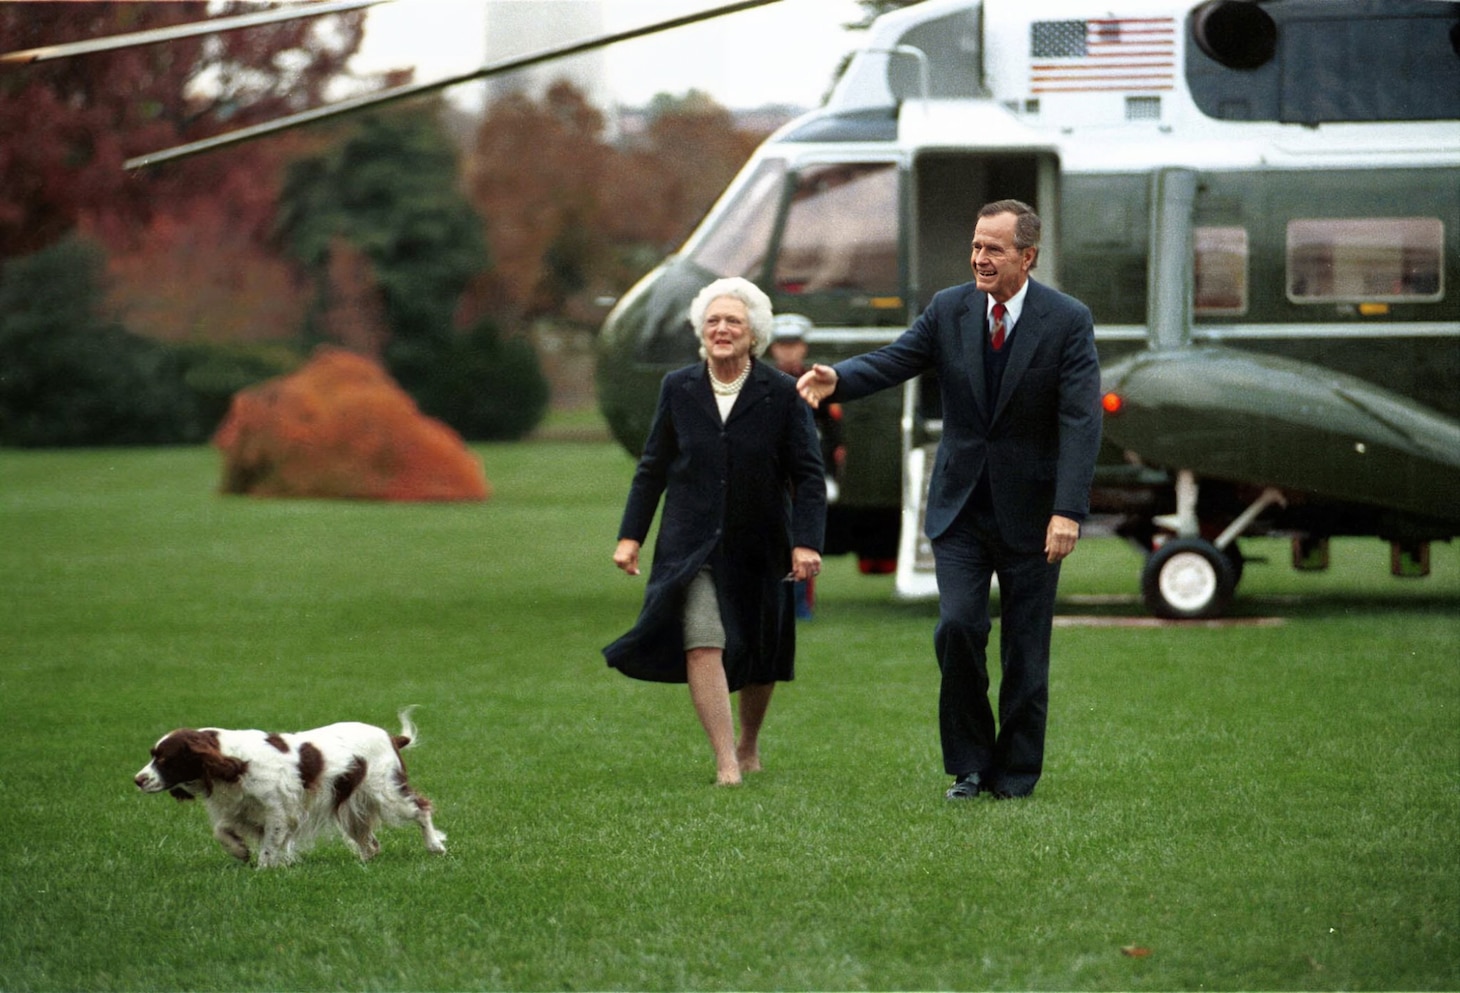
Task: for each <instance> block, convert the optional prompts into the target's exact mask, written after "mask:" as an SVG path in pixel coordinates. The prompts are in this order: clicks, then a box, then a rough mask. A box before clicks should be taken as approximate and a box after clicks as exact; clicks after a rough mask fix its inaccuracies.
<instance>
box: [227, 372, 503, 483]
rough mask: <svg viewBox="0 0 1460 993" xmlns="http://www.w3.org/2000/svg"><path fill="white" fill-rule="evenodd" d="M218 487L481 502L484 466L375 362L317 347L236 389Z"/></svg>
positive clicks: (229, 416)
mask: <svg viewBox="0 0 1460 993" xmlns="http://www.w3.org/2000/svg"><path fill="white" fill-rule="evenodd" d="M213 444H214V445H216V446H217V447H218V449H219V450H220V451H221V452H222V453H223V458H224V466H223V481H222V483H221V486H220V489H221V490H222V491H223V492H224V493H245V494H251V495H254V496H271V497H325V498H331V497H333V498H346V499H360V500H485V499H487V498H488V497H490V496H491V484H490V483H489V482H488V481H487V478H486V475H485V473H484V471H483V469H482V466H481V463H480V462H479V461H478V460H477V459H476V458H475V457H474V456H473V455H472V454H471V452H469V451H468V450H467V448H466V445H465V443H463V441H462V440H461V436H460V435H458V434H457V433H456V432H455V431H453V430H452V429H451V428H449V427H447V426H446V425H445V424H443V423H441V422H440V421H438V420H435V419H434V418H430V417H427V416H426V415H424V414H422V413H421V412H420V410H419V409H418V408H417V407H416V404H415V401H413V400H412V399H411V398H410V396H409V395H407V394H406V392H405V391H404V390H402V389H401V388H400V387H399V386H397V385H396V383H395V381H394V380H393V379H391V377H390V375H389V374H388V373H386V371H385V370H384V369H383V368H381V366H380V365H379V364H378V363H376V362H375V361H373V360H372V359H369V358H366V357H365V356H363V355H357V354H355V353H353V352H348V351H345V350H343V349H339V348H333V347H329V346H323V347H321V348H320V349H318V350H317V351H316V352H315V354H314V356H313V357H312V358H311V359H310V361H309V363H308V364H307V365H305V366H304V368H302V369H300V370H299V371H298V372H295V373H293V374H291V375H288V376H281V377H279V378H277V379H271V380H268V381H267V382H264V383H260V384H258V385H257V386H253V387H250V388H248V389H246V390H241V391H239V392H238V393H237V394H235V395H234V397H233V403H232V406H231V408H230V409H229V412H228V416H227V417H226V418H225V419H224V421H223V423H222V425H220V426H219V428H218V431H217V433H216V434H215V435H214V436H213Z"/></svg>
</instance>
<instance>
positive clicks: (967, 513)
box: [933, 494, 1060, 796]
mask: <svg viewBox="0 0 1460 993" xmlns="http://www.w3.org/2000/svg"><path fill="white" fill-rule="evenodd" d="M980 495H981V494H980ZM933 555H934V562H935V569H936V574H937V578H938V594H939V616H938V626H937V629H936V630H935V631H934V635H933V640H934V647H935V649H936V651H937V656H938V667H939V669H940V670H941V671H942V686H941V689H940V691H939V695H938V726H939V731H940V735H941V738H942V744H943V768H944V770H945V771H946V772H948V774H949V775H953V776H962V775H967V774H970V773H977V774H978V775H979V778H980V780H981V782H982V784H983V786H984V787H985V788H986V789H990V790H993V791H994V792H996V793H1003V794H1009V795H1012V796H1024V795H1027V794H1029V793H1030V792H1032V791H1033V790H1034V784H1035V783H1036V782H1038V781H1039V775H1040V772H1041V770H1042V769H1043V767H1044V729H1045V722H1046V719H1047V717H1048V713H1049V643H1050V630H1051V626H1052V623H1053V618H1054V602H1055V592H1056V589H1057V588H1058V586H1059V574H1060V567H1059V563H1055V564H1054V565H1051V564H1049V563H1048V562H1047V561H1046V560H1045V553H1044V552H1043V551H1038V552H1029V551H1020V550H1016V549H1013V548H1010V547H1009V546H1008V545H1007V544H1006V543H1005V542H1004V541H1003V540H1001V538H1000V536H999V529H998V525H997V524H996V523H995V521H994V515H993V511H992V509H991V508H990V507H989V506H987V505H986V504H985V501H984V500H981V499H979V497H978V496H975V498H974V499H972V500H970V501H969V502H968V504H967V505H965V506H964V508H963V510H962V511H961V512H960V513H959V515H958V517H957V519H956V520H955V521H954V523H953V525H952V526H951V527H949V529H948V530H947V531H946V532H944V533H943V534H942V535H940V536H939V537H938V538H937V539H936V540H934V542H933ZM994 575H997V576H998V579H999V604H1000V624H999V658H1000V662H1001V663H1002V670H1003V676H1002V679H1001V681H1000V684H999V720H998V725H997V730H996V728H995V724H994V715H993V711H992V708H991V707H990V704H989V696H988V690H989V675H988V656H987V649H988V641H989V630H990V623H989V580H990V577H992V576H994Z"/></svg>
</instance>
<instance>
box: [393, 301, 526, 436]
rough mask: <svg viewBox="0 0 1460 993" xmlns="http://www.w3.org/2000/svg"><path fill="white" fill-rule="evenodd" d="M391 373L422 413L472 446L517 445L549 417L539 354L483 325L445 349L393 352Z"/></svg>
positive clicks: (417, 346)
mask: <svg viewBox="0 0 1460 993" xmlns="http://www.w3.org/2000/svg"><path fill="white" fill-rule="evenodd" d="M390 358H391V371H392V372H393V373H394V374H395V375H396V377H397V378H398V379H399V380H400V382H401V385H402V386H404V387H405V388H406V389H407V390H409V391H410V392H411V394H412V395H414V396H415V398H416V402H417V403H419V404H420V405H421V409H422V410H423V411H424V412H426V413H427V414H430V415H431V416H432V417H437V418H440V419H441V420H443V421H445V422H446V423H447V424H449V425H451V427H453V428H454V429H456V431H457V432H459V433H460V434H461V435H462V437H464V438H466V439H467V440H468V441H516V440H518V439H520V438H524V437H526V436H527V435H528V434H530V433H531V432H532V430H533V428H535V427H537V425H538V424H539V423H540V422H541V421H542V418H543V415H544V414H545V413H546V412H547V405H548V396H549V387H548V381H547V377H546V376H545V375H544V374H543V371H542V365H541V363H539V362H538V358H537V352H536V351H534V350H533V348H532V345H531V344H529V343H528V342H526V341H524V340H522V339H520V338H509V339H505V340H504V339H503V338H502V337H501V335H500V334H499V333H498V332H497V328H496V327H495V326H494V325H493V324H491V323H490V322H488V321H483V322H481V323H479V324H477V326H476V327H474V328H472V330H471V331H470V332H468V333H467V334H465V335H462V336H460V337H458V338H455V339H453V340H452V341H450V342H447V343H445V344H441V345H436V346H431V347H430V348H429V349H428V348H426V347H425V346H424V345H423V344H421V343H412V344H411V346H410V348H409V350H405V349H395V350H393V351H392V353H391V356H390Z"/></svg>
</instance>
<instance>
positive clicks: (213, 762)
mask: <svg viewBox="0 0 1460 993" xmlns="http://www.w3.org/2000/svg"><path fill="white" fill-rule="evenodd" d="M199 757H200V758H201V759H202V760H203V783H204V785H205V786H207V787H208V789H209V790H210V791H211V790H212V788H213V782H214V781H215V780H217V781H218V782H223V783H236V782H238V780H239V777H240V776H242V775H243V774H244V773H245V772H247V771H248V763H247V762H245V761H243V760H242V759H236V758H233V757H232V756H229V755H224V754H223V753H222V752H218V751H212V750H210V751H206V752H203V753H202V754H201V755H200V756H199Z"/></svg>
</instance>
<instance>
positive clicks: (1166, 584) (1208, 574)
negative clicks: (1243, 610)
mask: <svg viewBox="0 0 1460 993" xmlns="http://www.w3.org/2000/svg"><path fill="white" fill-rule="evenodd" d="M1236 588H1237V576H1236V570H1234V569H1233V567H1232V560H1231V558H1230V557H1229V556H1228V555H1227V553H1224V552H1222V551H1221V550H1220V549H1218V548H1217V547H1216V546H1215V545H1213V544H1212V543H1211V542H1209V541H1203V540H1202V539H1200V538H1174V539H1172V540H1170V541H1168V542H1166V543H1165V544H1164V545H1162V546H1161V547H1160V548H1158V549H1156V551H1154V552H1153V553H1151V557H1150V558H1148V559H1147V560H1146V567H1145V569H1144V570H1142V572H1141V598H1142V599H1143V600H1144V601H1145V603H1146V609H1147V610H1149V611H1150V612H1151V613H1153V614H1155V615H1156V616H1157V617H1164V618H1167V619H1169V620H1194V619H1198V618H1210V617H1222V616H1224V615H1225V614H1226V613H1227V608H1229V607H1230V606H1231V605H1232V593H1233V591H1234V590H1236Z"/></svg>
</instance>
